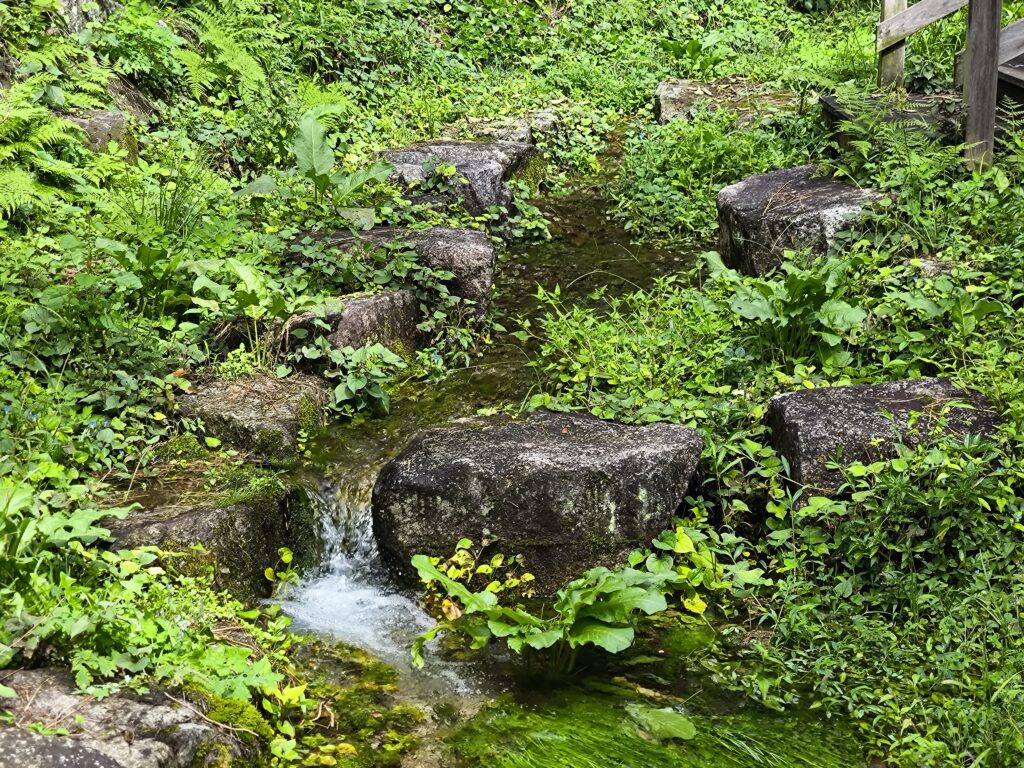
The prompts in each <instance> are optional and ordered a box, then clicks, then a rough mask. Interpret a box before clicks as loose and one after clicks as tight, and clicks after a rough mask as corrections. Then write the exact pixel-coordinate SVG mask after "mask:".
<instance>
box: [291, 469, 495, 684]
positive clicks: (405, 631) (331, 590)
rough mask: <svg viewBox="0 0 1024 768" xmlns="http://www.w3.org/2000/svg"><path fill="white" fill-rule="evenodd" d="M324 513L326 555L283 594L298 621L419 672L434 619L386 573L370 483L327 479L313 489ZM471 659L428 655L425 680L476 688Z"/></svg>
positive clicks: (296, 624) (321, 515) (314, 499)
mask: <svg viewBox="0 0 1024 768" xmlns="http://www.w3.org/2000/svg"><path fill="white" fill-rule="evenodd" d="M310 495H311V500H312V503H313V504H314V506H315V509H316V511H317V513H318V516H319V519H320V526H321V540H322V542H323V546H324V557H323V561H322V565H321V567H320V569H319V570H318V571H317V572H315V573H311V574H309V575H307V576H306V577H305V578H304V579H303V581H302V583H300V584H299V586H298V587H296V588H295V589H294V590H292V591H291V592H289V593H288V594H287V595H286V596H285V599H283V600H280V601H279V602H280V605H281V607H282V608H283V609H284V612H285V613H286V614H288V615H289V616H291V617H292V619H293V622H294V624H293V626H294V627H295V628H296V629H299V630H303V631H310V632H315V633H317V634H321V635H326V636H329V637H332V638H334V639H336V640H340V641H341V642H344V643H346V644H348V645H352V646H355V647H358V648H362V649H363V650H366V651H369V652H370V653H372V654H374V655H375V656H377V657H378V658H380V659H382V660H383V661H386V662H388V663H389V664H392V665H393V666H395V667H397V668H398V669H400V670H405V671H407V672H410V671H412V667H411V664H410V655H409V649H410V647H411V646H412V642H413V640H414V639H415V638H416V636H417V635H419V634H421V633H423V632H424V631H426V630H427V629H430V628H431V627H432V626H433V625H434V620H433V619H432V618H431V617H430V616H428V615H427V614H425V613H424V612H423V611H422V610H421V609H420V607H419V606H418V605H417V604H416V601H415V600H414V599H413V598H412V597H411V596H409V595H408V594H406V593H405V592H404V591H403V590H402V589H400V588H399V587H397V586H396V585H395V584H394V583H393V582H392V580H391V579H390V577H389V576H388V574H387V573H386V571H385V569H384V567H383V565H382V564H381V562H380V558H379V555H378V552H377V544H376V541H374V538H373V530H372V528H373V526H372V516H371V513H370V486H369V485H368V484H366V483H355V484H353V486H341V485H335V484H332V483H329V482H324V483H322V484H321V486H320V487H319V488H318V489H314V490H312V491H311V494H310ZM468 667H469V665H467V664H464V663H463V664H458V663H452V662H445V661H441V660H438V659H437V654H436V653H434V654H429V655H428V662H427V666H426V667H425V668H424V670H423V671H422V673H418V676H419V677H422V678H423V682H424V683H427V684H428V685H430V686H431V687H440V688H442V689H446V690H447V691H449V692H453V693H460V694H471V693H475V692H477V690H478V688H479V686H478V685H477V684H476V683H475V682H474V681H472V680H470V679H467V673H469V672H470V670H469V669H468Z"/></svg>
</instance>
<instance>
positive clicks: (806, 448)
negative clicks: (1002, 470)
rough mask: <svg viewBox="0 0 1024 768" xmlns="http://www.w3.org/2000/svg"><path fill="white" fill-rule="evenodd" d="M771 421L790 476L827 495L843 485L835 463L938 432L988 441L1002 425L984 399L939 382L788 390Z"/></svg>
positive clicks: (777, 400) (776, 400)
mask: <svg viewBox="0 0 1024 768" xmlns="http://www.w3.org/2000/svg"><path fill="white" fill-rule="evenodd" d="M766 419H767V422H768V425H769V426H770V427H771V430H772V445H773V446H774V447H775V450H777V451H778V452H779V453H780V454H781V455H782V456H784V457H785V458H786V460H787V461H788V462H789V468H790V477H791V478H792V479H793V480H795V481H796V482H797V483H800V484H801V485H807V486H811V488H813V489H816V490H818V491H821V492H826V493H827V492H831V491H834V490H836V489H837V488H838V487H839V485H840V484H841V483H842V474H841V472H839V471H838V470H830V469H829V468H828V467H827V466H826V464H827V463H828V462H830V461H834V460H835V459H836V458H837V457H839V458H840V460H841V462H842V463H843V464H851V463H854V462H857V461H864V462H868V461H874V460H876V459H878V458H880V457H885V456H890V455H892V454H893V453H894V451H895V446H896V445H897V444H899V443H902V444H904V445H909V446H915V445H918V444H921V443H923V442H924V441H926V440H927V439H929V437H930V436H931V434H932V433H933V431H934V430H936V429H939V430H941V431H942V433H943V434H946V435H953V436H955V437H957V438H960V437H963V436H966V435H982V436H988V435H992V434H993V433H994V432H995V430H996V427H997V426H998V424H999V416H998V414H996V413H995V412H994V411H993V410H991V408H990V407H989V404H988V402H987V401H986V400H985V398H984V397H983V396H982V395H980V394H978V393H977V392H968V391H964V390H961V389H959V388H957V386H956V385H955V384H953V382H951V381H950V380H949V379H939V378H926V379H911V380H908V381H890V382H885V383H883V384H853V385H850V386H845V387H822V388H820V389H805V390H800V391H797V392H788V393H786V394H782V395H777V396H775V397H773V398H772V400H771V402H770V404H769V406H768V414H767V417H766Z"/></svg>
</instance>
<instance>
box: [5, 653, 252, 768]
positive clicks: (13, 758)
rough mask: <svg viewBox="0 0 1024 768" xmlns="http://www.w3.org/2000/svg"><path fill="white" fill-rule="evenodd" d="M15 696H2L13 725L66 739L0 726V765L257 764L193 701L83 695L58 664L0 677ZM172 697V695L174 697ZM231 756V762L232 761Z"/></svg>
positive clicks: (143, 767)
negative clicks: (62, 732)
mask: <svg viewBox="0 0 1024 768" xmlns="http://www.w3.org/2000/svg"><path fill="white" fill-rule="evenodd" d="M4 685H7V686H9V687H11V688H13V689H14V691H15V693H16V697H15V698H14V699H10V700H7V699H5V700H4V709H7V710H10V711H11V712H13V714H14V716H15V719H16V721H17V722H19V723H45V724H46V725H47V727H48V728H51V729H58V728H61V729H66V730H67V731H68V735H67V736H41V735H39V734H35V733H30V732H28V731H25V730H22V729H20V728H3V729H0V768H54V767H55V766H68V768H193V766H200V765H202V766H213V765H230V764H236V765H240V764H245V765H253V764H255V755H254V753H253V752H252V750H251V748H249V747H247V746H246V745H245V744H244V743H243V742H241V741H240V740H239V739H238V738H235V737H234V736H232V735H230V734H229V733H227V732H225V731H223V730H221V729H220V728H218V727H217V726H216V724H214V723H211V722H210V721H209V720H207V719H206V717H205V716H204V715H203V714H202V711H201V708H200V707H199V706H198V705H193V704H190V705H189V706H181V705H179V704H177V703H175V702H172V701H171V700H170V699H169V698H167V697H166V696H163V695H162V693H161V692H159V691H155V692H153V693H151V694H148V695H147V696H145V697H142V696H137V695H134V694H130V693H119V694H115V695H113V696H110V697H108V698H105V699H95V698H93V697H90V696H83V695H81V694H80V693H79V692H78V691H77V689H76V688H75V684H74V681H73V680H72V678H71V674H70V673H69V672H67V671H66V670H61V669H34V670H19V671H15V672H12V673H10V674H9V675H8V676H6V677H5V678H4ZM176 698H177V697H176ZM232 761H237V762H236V763H232Z"/></svg>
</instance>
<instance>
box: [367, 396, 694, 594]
mask: <svg viewBox="0 0 1024 768" xmlns="http://www.w3.org/2000/svg"><path fill="white" fill-rule="evenodd" d="M700 453H701V439H700V437H699V436H698V434H697V432H696V431H695V430H693V429H690V428H689V427H684V426H679V425H673V424H651V425H645V426H633V425H626V424H617V423H614V422H607V421H601V420H600V419H597V418H594V417H591V416H584V415H578V414H564V413H537V414H534V415H531V416H528V417H526V418H524V419H522V420H519V421H513V422H508V423H503V424H497V425H487V426H480V425H479V424H474V423H470V424H461V425H456V426H452V427H446V428H442V429H432V430H428V431H426V432H423V433H421V434H419V435H418V436H417V437H416V438H414V439H413V441H412V442H411V444H410V445H409V446H408V447H407V448H406V449H405V450H404V451H403V452H402V453H401V454H400V455H399V456H398V457H397V458H395V459H394V460H393V461H392V462H390V463H389V464H387V465H386V466H385V467H384V469H383V470H382V471H381V473H380V476H379V477H378V479H377V483H376V486H375V487H374V490H373V529H374V533H375V535H376V538H377V542H378V545H379V547H380V550H381V554H382V555H383V557H384V559H385V561H386V562H387V563H388V565H389V566H390V567H392V569H393V570H394V571H395V572H396V574H397V575H399V576H400V577H403V578H405V579H407V580H411V579H412V577H413V575H414V574H413V573H412V572H411V567H410V565H409V561H410V559H411V558H412V556H413V555H415V554H420V553H423V554H430V555H448V554H450V553H451V552H452V551H453V550H454V548H455V545H456V543H457V542H458V541H459V539H461V538H462V537H464V536H465V537H468V538H470V539H472V540H473V541H475V542H480V541H481V539H482V537H484V536H485V535H486V536H493V537H497V542H496V543H495V544H494V545H493V549H494V551H496V552H503V553H505V554H507V555H512V554H523V555H524V556H525V557H526V565H527V568H528V569H529V570H530V571H531V572H532V573H533V574H534V575H535V576H536V577H537V582H536V583H537V587H538V589H539V590H540V591H542V592H548V593H550V592H554V591H555V590H557V589H558V588H560V587H562V586H564V584H565V583H566V582H567V581H568V580H570V579H572V578H575V577H577V576H579V575H580V574H581V573H582V572H583V571H585V570H586V569H588V568H591V567H593V566H596V565H608V566H612V565H616V564H619V563H621V562H622V561H623V560H624V558H625V556H626V554H627V553H628V552H629V551H630V550H631V549H633V548H635V547H638V546H647V545H649V544H650V541H651V539H653V538H654V537H656V536H657V535H658V534H659V533H660V532H661V531H662V530H664V529H665V528H666V527H667V526H668V525H669V524H670V523H671V521H672V516H673V515H674V514H675V513H676V511H677V510H678V508H679V506H680V505H681V504H682V503H683V500H684V499H685V497H686V494H687V492H688V490H689V489H690V487H691V484H692V483H693V479H694V476H695V474H696V471H697V463H698V460H699V458H700Z"/></svg>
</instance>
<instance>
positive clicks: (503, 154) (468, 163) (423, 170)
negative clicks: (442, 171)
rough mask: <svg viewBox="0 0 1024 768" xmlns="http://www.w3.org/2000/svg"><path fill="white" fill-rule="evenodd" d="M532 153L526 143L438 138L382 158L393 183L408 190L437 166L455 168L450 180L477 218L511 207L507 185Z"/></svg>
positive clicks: (523, 167) (387, 153) (468, 209)
mask: <svg viewBox="0 0 1024 768" xmlns="http://www.w3.org/2000/svg"><path fill="white" fill-rule="evenodd" d="M532 152H533V148H532V147H531V146H530V145H529V144H524V143H520V142H514V141H455V140H452V139H438V140H436V141H426V142H423V143H421V144H413V145H411V146H408V147H405V148H404V149H392V150H388V151H386V152H384V153H382V156H383V158H384V159H385V160H386V161H387V162H389V163H391V165H392V166H394V172H393V174H392V177H393V178H394V179H395V181H397V182H398V183H399V184H403V185H405V186H407V187H412V186H419V185H421V184H423V182H425V181H427V180H428V179H430V178H431V177H432V175H433V173H434V168H436V167H437V166H438V165H439V164H445V165H452V166H454V167H455V169H456V170H457V171H458V173H457V174H456V176H455V178H454V179H452V180H451V181H452V182H453V183H454V185H455V187H456V189H457V190H458V194H459V195H460V196H461V198H462V200H463V205H464V206H465V208H466V210H467V211H468V212H469V213H471V214H473V215H475V216H478V215H480V214H482V213H484V212H485V211H487V209H488V208H491V207H499V208H507V207H508V206H509V205H511V203H512V190H511V189H510V188H509V186H508V183H507V182H508V181H509V179H511V178H512V177H513V176H514V175H516V174H517V173H519V172H521V171H523V170H524V169H525V168H526V164H527V161H528V160H529V158H530V156H531V154H532ZM459 179H465V181H464V182H463V181H460V180H459Z"/></svg>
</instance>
